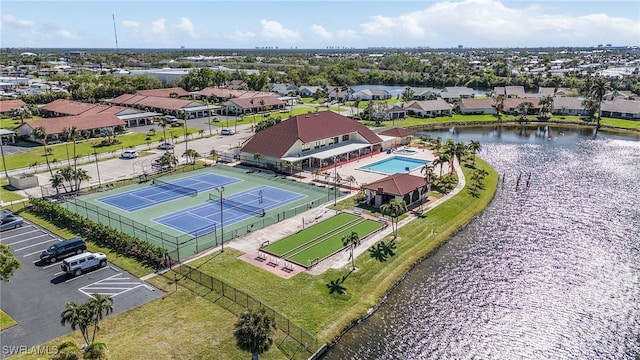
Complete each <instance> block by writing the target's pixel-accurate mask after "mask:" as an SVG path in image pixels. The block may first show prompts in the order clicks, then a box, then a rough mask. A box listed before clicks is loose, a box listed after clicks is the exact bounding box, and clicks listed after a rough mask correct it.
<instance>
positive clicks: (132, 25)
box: [122, 20, 141, 29]
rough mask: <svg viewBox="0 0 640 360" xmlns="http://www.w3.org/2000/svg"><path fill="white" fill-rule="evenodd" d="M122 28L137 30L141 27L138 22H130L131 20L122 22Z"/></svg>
mask: <svg viewBox="0 0 640 360" xmlns="http://www.w3.org/2000/svg"><path fill="white" fill-rule="evenodd" d="M122 26H124V27H125V28H132V29H136V28H139V27H140V26H141V25H140V23H139V22H137V21H132V20H123V21H122Z"/></svg>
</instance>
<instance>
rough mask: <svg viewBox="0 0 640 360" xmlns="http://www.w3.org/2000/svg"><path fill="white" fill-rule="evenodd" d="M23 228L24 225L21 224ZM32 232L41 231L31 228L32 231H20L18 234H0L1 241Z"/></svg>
mask: <svg viewBox="0 0 640 360" xmlns="http://www.w3.org/2000/svg"><path fill="white" fill-rule="evenodd" d="M23 228H24V226H23ZM32 232H42V231H40V230H38V229H36V230H32V231H27V232H21V233H19V234H15V235H11V236H2V242H3V243H4V242H5V241H6V240H7V239H11V238H14V237H18V236H21V235H26V234H30V233H32ZM7 245H8V244H7Z"/></svg>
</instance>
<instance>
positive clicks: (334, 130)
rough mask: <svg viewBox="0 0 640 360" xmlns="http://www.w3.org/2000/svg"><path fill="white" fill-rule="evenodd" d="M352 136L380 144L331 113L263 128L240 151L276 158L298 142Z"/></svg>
mask: <svg viewBox="0 0 640 360" xmlns="http://www.w3.org/2000/svg"><path fill="white" fill-rule="evenodd" d="M354 132H357V133H359V134H360V136H362V137H363V138H364V139H365V141H367V142H369V143H370V144H379V143H381V142H382V139H380V137H379V136H378V135H376V133H374V132H373V131H371V129H369V128H368V127H366V126H364V125H363V124H361V123H359V122H357V121H355V120H352V119H349V118H348V117H345V116H342V115H340V114H337V113H334V112H333V111H322V112H320V113H317V114H308V115H298V116H295V117H292V118H290V119H288V120H285V121H282V122H281V123H278V124H276V125H274V126H271V127H269V128H266V129H264V130H262V131H260V132H258V133H256V134H255V135H254V136H253V137H252V138H251V140H249V141H248V142H247V143H246V144H245V146H244V147H243V148H242V151H244V152H248V153H254V154H255V153H260V154H262V155H265V156H269V157H275V158H280V157H282V156H284V155H285V154H286V153H287V151H289V149H290V148H291V146H293V144H294V143H295V142H296V141H298V140H300V141H302V142H304V143H311V142H314V141H318V140H322V139H329V138H332V137H336V136H338V137H340V136H342V135H346V134H350V133H354Z"/></svg>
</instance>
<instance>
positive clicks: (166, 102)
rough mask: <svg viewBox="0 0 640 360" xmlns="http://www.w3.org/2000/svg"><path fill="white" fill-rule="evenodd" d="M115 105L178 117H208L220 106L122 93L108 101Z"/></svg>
mask: <svg viewBox="0 0 640 360" xmlns="http://www.w3.org/2000/svg"><path fill="white" fill-rule="evenodd" d="M110 103H112V104H115V105H120V106H124V107H133V108H137V109H141V110H143V111H146V112H157V113H161V114H164V115H172V116H175V117H177V118H179V119H184V117H185V114H186V118H187V119H195V118H203V117H209V116H211V115H212V114H213V113H215V112H216V111H217V110H218V109H219V108H220V107H219V106H212V105H208V104H203V103H201V102H198V101H193V100H186V99H174V98H170V97H159V96H144V95H133V94H123V95H120V96H118V97H117V98H115V99H113V100H111V101H110Z"/></svg>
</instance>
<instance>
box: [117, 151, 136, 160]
mask: <svg viewBox="0 0 640 360" xmlns="http://www.w3.org/2000/svg"><path fill="white" fill-rule="evenodd" d="M120 157H122V158H123V159H134V158H137V157H138V152H137V151H135V150H125V151H123V152H122V155H120Z"/></svg>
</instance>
